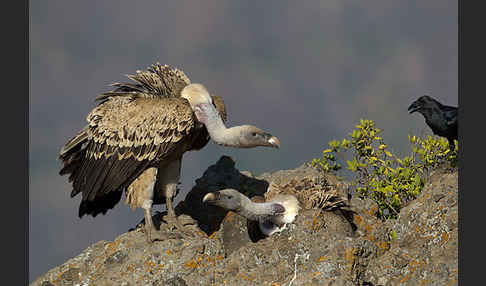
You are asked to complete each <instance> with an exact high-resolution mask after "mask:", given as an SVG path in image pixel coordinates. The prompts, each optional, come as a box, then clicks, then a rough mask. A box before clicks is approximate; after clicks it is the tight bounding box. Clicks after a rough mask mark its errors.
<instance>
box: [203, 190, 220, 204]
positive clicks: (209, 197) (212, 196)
mask: <svg viewBox="0 0 486 286" xmlns="http://www.w3.org/2000/svg"><path fill="white" fill-rule="evenodd" d="M220 196H221V194H220V193H219V192H214V193H207V194H206V195H205V196H204V197H203V199H202V201H203V203H212V202H215V201H217V200H219V198H220Z"/></svg>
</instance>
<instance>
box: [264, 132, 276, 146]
mask: <svg viewBox="0 0 486 286" xmlns="http://www.w3.org/2000/svg"><path fill="white" fill-rule="evenodd" d="M265 135H266V136H267V138H268V139H267V142H268V144H269V146H270V147H274V148H280V140H278V138H277V137H275V136H272V135H271V134H265Z"/></svg>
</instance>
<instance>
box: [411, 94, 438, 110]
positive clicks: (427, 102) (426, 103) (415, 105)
mask: <svg viewBox="0 0 486 286" xmlns="http://www.w3.org/2000/svg"><path fill="white" fill-rule="evenodd" d="M437 104H438V102H437V101H436V100H435V99H433V98H432V97H430V96H428V95H424V96H421V97H419V99H417V100H415V101H414V102H412V104H411V105H410V106H409V107H408V112H409V113H414V112H416V111H418V112H420V113H422V112H424V111H425V110H427V109H433V108H435V107H437Z"/></svg>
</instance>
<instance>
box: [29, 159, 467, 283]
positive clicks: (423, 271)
mask: <svg viewBox="0 0 486 286" xmlns="http://www.w3.org/2000/svg"><path fill="white" fill-rule="evenodd" d="M309 180H311V181H313V182H314V183H321V184H327V185H328V186H330V189H333V190H338V191H339V192H341V193H342V194H343V196H346V195H347V192H346V187H347V184H346V183H345V182H341V181H339V180H338V179H337V178H336V177H334V176H330V175H325V176H324V175H322V174H319V173H318V172H316V171H315V170H314V169H312V168H311V167H310V166H308V165H306V164H304V165H302V166H300V167H298V168H296V169H294V170H285V171H278V172H275V173H265V174H262V175H261V176H258V177H254V176H252V174H250V173H249V172H240V171H238V170H237V169H236V168H235V162H234V161H233V160H232V159H231V158H229V157H225V156H223V157H222V158H221V159H220V160H219V161H218V162H217V163H216V164H214V165H212V166H211V167H209V168H208V169H207V170H206V172H205V173H204V175H203V176H202V177H201V178H200V179H198V180H196V186H195V187H194V188H193V189H192V190H191V191H190V192H189V193H188V195H187V196H186V199H185V201H184V202H182V203H181V204H179V205H178V206H177V212H178V213H179V214H181V215H184V216H188V217H192V219H193V220H194V221H195V223H194V224H192V225H187V227H189V228H192V229H194V231H195V233H196V234H197V235H196V236H195V237H187V238H183V239H169V240H166V241H157V242H155V243H153V244H151V245H149V244H147V242H146V240H145V235H144V233H143V228H140V227H138V228H135V229H134V230H133V231H130V232H128V233H125V234H122V235H120V236H118V237H117V238H116V239H115V240H114V241H100V242H98V243H96V244H94V245H92V246H90V247H88V248H87V249H86V250H84V251H83V252H82V253H81V254H80V255H78V256H76V257H74V258H72V259H69V260H68V261H67V262H66V263H64V264H63V265H61V266H59V267H56V268H54V269H52V270H50V271H48V272H47V273H46V274H44V275H42V276H41V277H39V278H38V279H37V280H36V281H34V282H33V283H32V284H31V285H174V286H175V285H191V286H192V285H457V284H458V282H457V279H458V273H457V269H458V253H457V249H458V247H457V243H458V238H457V235H458V232H457V231H458V215H457V197H458V196H457V192H458V181H457V170H456V171H447V170H437V171H435V172H434V173H433V174H432V175H431V176H430V179H429V180H428V183H427V185H426V186H425V188H424V190H423V192H422V193H421V194H420V196H419V197H418V198H417V199H416V200H414V201H412V202H411V203H410V204H409V205H408V206H406V207H405V208H403V209H402V210H401V212H400V215H399V217H398V219H396V220H393V221H387V222H382V221H380V220H378V219H377V218H376V212H377V207H376V205H375V203H374V202H372V201H370V200H362V199H359V198H355V197H353V198H351V200H350V201H349V203H350V205H351V206H352V209H353V211H354V213H353V214H352V215H351V216H349V215H350V214H349V213H343V212H342V211H340V210H333V211H321V210H319V209H303V210H302V211H301V212H300V214H299V215H298V216H297V218H296V220H295V221H294V223H292V224H291V225H289V226H288V227H287V229H285V230H284V231H283V232H281V233H278V234H276V235H273V236H271V237H268V238H263V237H255V236H254V235H253V234H252V231H253V228H254V225H252V223H251V222H247V221H246V219H244V218H242V217H240V216H238V215H236V214H234V213H232V212H229V213H228V212H225V211H224V210H222V209H220V208H218V207H215V206H207V205H203V204H202V203H201V200H202V197H203V196H204V194H206V193H207V192H211V191H215V190H218V189H222V188H235V189H238V190H240V191H242V192H244V193H246V194H247V195H249V196H250V197H252V196H254V197H255V198H256V197H258V196H263V194H264V193H265V191H266V189H267V188H268V186H269V184H270V183H274V184H278V185H281V186H284V185H285V186H286V187H289V186H295V187H296V188H299V190H300V188H306V186H309V187H312V184H309V183H308V182H309ZM300 182H304V183H300ZM163 215H164V214H162V213H159V214H157V215H155V216H154V219H155V220H156V221H157V222H159V223H160V219H161V217H162V216H163ZM189 221H190V220H189ZM160 228H161V231H168V230H167V229H166V228H165V224H164V223H163V222H162V223H160Z"/></svg>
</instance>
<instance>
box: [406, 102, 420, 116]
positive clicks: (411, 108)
mask: <svg viewBox="0 0 486 286" xmlns="http://www.w3.org/2000/svg"><path fill="white" fill-rule="evenodd" d="M420 108H421V106H420V103H418V102H417V101H414V102H413V103H412V104H410V106H409V107H408V112H409V113H410V114H412V113H414V112H416V111H419V110H420Z"/></svg>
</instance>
